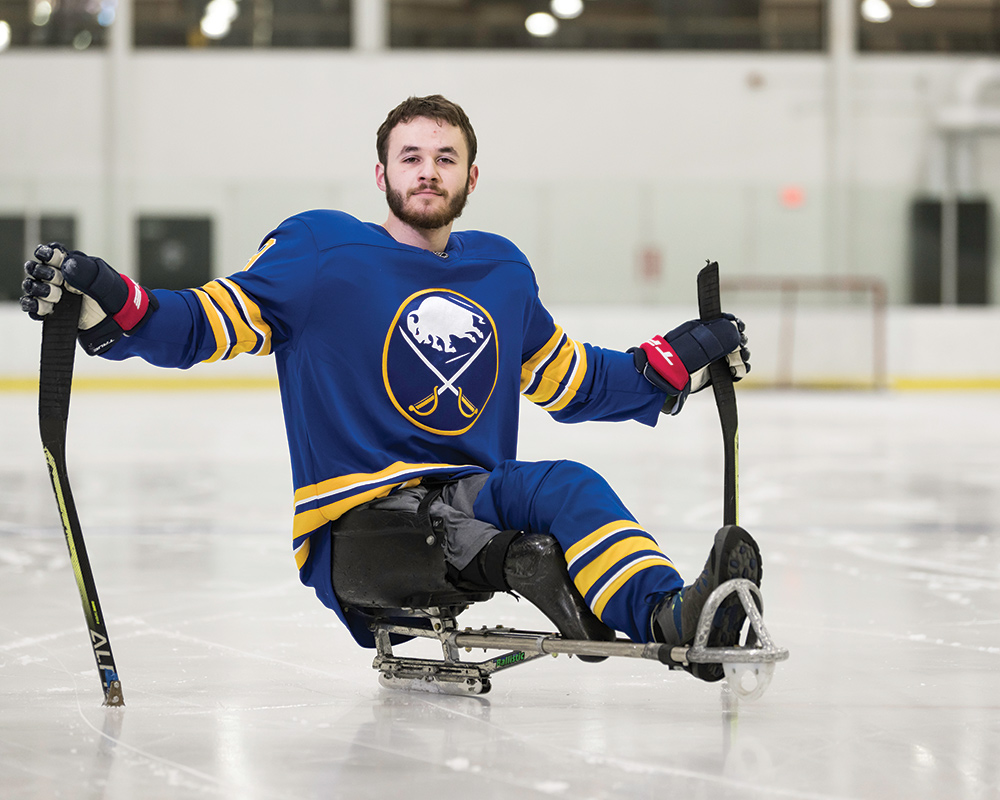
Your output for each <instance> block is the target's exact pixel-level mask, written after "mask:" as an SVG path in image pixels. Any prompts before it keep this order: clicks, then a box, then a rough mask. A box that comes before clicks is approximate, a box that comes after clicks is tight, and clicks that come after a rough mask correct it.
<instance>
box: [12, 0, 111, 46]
mask: <svg viewBox="0 0 1000 800" xmlns="http://www.w3.org/2000/svg"><path fill="white" fill-rule="evenodd" d="M114 19H115V0H94V2H91V1H90V0H0V51H2V50H5V49H6V48H7V47H11V48H14V47H31V46H35V47H73V48H76V49H77V50H87V49H89V48H91V47H103V46H104V44H105V42H106V41H107V29H108V27H109V26H110V25H111V23H112V22H114Z"/></svg>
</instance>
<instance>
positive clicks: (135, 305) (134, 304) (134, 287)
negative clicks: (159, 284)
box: [113, 275, 149, 333]
mask: <svg viewBox="0 0 1000 800" xmlns="http://www.w3.org/2000/svg"><path fill="white" fill-rule="evenodd" d="M121 278H122V280H123V281H125V284H126V285H127V286H128V300H126V301H125V305H123V306H122V308H121V311H119V312H118V313H117V314H115V315H114V317H113V319H114V321H115V322H117V323H118V324H119V325H120V326H121V328H122V330H123V331H125V332H126V333H128V332H129V331H130V330H132V329H133V328H134V327H135V326H136V325H138V324H139V323H140V322H142V319H143V317H145V316H146V312H147V311H148V310H149V295H147V294H146V290H145V289H143V288H142V287H141V286H139V284H137V283H136V282H135V281H133V280H132V279H131V278H129V277H128V276H127V275H122V276H121Z"/></svg>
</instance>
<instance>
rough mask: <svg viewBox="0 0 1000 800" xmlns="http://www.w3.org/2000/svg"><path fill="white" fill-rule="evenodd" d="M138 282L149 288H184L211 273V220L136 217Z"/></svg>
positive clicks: (202, 279)
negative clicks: (137, 222)
mask: <svg viewBox="0 0 1000 800" xmlns="http://www.w3.org/2000/svg"><path fill="white" fill-rule="evenodd" d="M138 232H139V277H138V279H139V281H141V282H142V285H143V286H146V287H148V288H150V289H187V288H190V287H194V286H201V285H202V284H205V283H208V281H210V280H211V279H212V277H213V274H212V220H211V219H209V218H208V217H168V216H162V217H161V216H157V217H153V216H144V217H140V218H139V224H138Z"/></svg>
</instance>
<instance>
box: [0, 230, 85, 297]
mask: <svg viewBox="0 0 1000 800" xmlns="http://www.w3.org/2000/svg"><path fill="white" fill-rule="evenodd" d="M75 238H76V220H74V219H73V217H70V216H59V215H51V216H49V215H46V216H42V217H35V218H33V219H29V218H27V217H24V216H0V253H4V254H5V259H10V260H12V261H13V262H14V263H13V264H11V265H10V266H11V267H12V268H11V269H4V270H3V271H2V276H0V300H18V299H19V298H20V297H21V294H22V292H21V282H22V281H23V280H24V271H23V270H21V269H19V268H18V267H19V264H18V263H17V262H18V261H21V262H22V263H23V262H24V261H27V260H28V259H29V258H31V254H32V252H33V251H34V249H35V246H36V245H38V244H41V243H42V242H61V243H62V244H63V245H65V247H66V249H68V250H72V249H73V248H74V239H75Z"/></svg>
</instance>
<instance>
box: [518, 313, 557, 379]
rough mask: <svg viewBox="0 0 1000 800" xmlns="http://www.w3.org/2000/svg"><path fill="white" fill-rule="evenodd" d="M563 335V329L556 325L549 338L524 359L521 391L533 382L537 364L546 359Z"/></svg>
mask: <svg viewBox="0 0 1000 800" xmlns="http://www.w3.org/2000/svg"><path fill="white" fill-rule="evenodd" d="M562 337H563V329H562V328H561V327H559V326H558V325H556V330H555V333H553V334H552V336H551V337H549V340H548V341H547V342H546V343H545V344H544V345H543V346H542V347H541V349H540V350H539V351H538V352H537V353H535V354H534V355H533V356H532V357H531V358H529V359H528V360H527V361H525V362H524V363H523V364H522V365H521V391H522V392H523V391H524V390H525V389H527V388H528V387H529V386H531V384H532V383H533V382H534V378H535V371H536V370H537V369H538V367H539V365H541V364H544V363H545V361H546V359H548V358H549V357H550V356H551V355H552V353H553V352H554V351H555V349H556V347H557V346H558V345H559V340H560V339H562Z"/></svg>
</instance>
